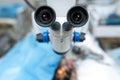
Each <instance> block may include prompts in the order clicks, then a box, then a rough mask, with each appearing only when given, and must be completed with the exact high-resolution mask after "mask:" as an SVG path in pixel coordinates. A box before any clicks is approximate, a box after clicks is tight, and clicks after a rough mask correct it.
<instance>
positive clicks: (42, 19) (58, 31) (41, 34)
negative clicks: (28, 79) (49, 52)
mask: <svg viewBox="0 0 120 80" xmlns="http://www.w3.org/2000/svg"><path fill="white" fill-rule="evenodd" d="M67 1H69V2H67ZM67 1H64V0H62V1H61V0H55V1H51V0H47V5H42V6H40V7H39V8H37V9H36V10H35V12H33V14H32V20H33V30H34V32H35V35H36V40H37V41H38V42H40V43H42V42H44V43H45V42H46V43H48V42H51V44H52V47H53V50H54V51H55V53H57V54H65V53H67V52H68V51H69V50H70V49H71V48H72V45H73V44H74V43H75V42H83V41H84V40H85V34H86V33H85V32H84V28H85V27H83V26H84V25H85V24H86V23H87V22H88V18H89V15H88V12H87V10H86V9H85V8H83V7H81V6H75V0H71V2H70V0H67ZM60 2H63V3H68V4H69V3H71V4H69V5H67V4H66V5H64V4H63V5H61V6H57V8H59V9H60V7H61V11H57V10H59V9H57V8H56V7H55V6H54V5H55V3H56V4H58V5H60V4H61V3H60ZM72 2H73V3H72ZM50 3H52V5H51V4H50ZM53 3H54V4H53ZM63 6H67V8H66V7H63ZM56 9H57V10H56ZM62 9H63V10H64V9H65V10H66V12H65V13H64V11H63V10H62ZM61 12H63V13H64V14H63V13H62V14H63V15H64V16H63V15H62V16H61V15H59V13H61ZM74 28H83V29H82V30H83V31H82V30H81V31H80V32H77V31H75V30H74ZM40 29H41V30H42V31H41V30H40ZM38 30H39V31H38Z"/></svg>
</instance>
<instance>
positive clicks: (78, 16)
mask: <svg viewBox="0 0 120 80" xmlns="http://www.w3.org/2000/svg"><path fill="white" fill-rule="evenodd" d="M81 19H82V16H81V13H80V12H79V11H76V12H74V13H73V14H72V16H71V20H72V21H73V22H74V23H75V24H78V23H80V21H81Z"/></svg>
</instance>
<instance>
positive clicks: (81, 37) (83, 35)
mask: <svg viewBox="0 0 120 80" xmlns="http://www.w3.org/2000/svg"><path fill="white" fill-rule="evenodd" d="M85 35H86V34H85V33H81V35H80V42H83V41H84V40H85Z"/></svg>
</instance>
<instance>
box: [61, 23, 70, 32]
mask: <svg viewBox="0 0 120 80" xmlns="http://www.w3.org/2000/svg"><path fill="white" fill-rule="evenodd" d="M62 27H63V30H64V31H69V30H71V29H72V26H71V25H70V24H69V23H68V22H64V23H63V25H62Z"/></svg>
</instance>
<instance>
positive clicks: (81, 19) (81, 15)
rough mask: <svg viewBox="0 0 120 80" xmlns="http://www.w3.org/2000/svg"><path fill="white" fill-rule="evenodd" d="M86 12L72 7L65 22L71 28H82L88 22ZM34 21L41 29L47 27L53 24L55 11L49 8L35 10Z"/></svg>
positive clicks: (77, 7)
mask: <svg viewBox="0 0 120 80" xmlns="http://www.w3.org/2000/svg"><path fill="white" fill-rule="evenodd" d="M88 17H89V16H88V12H87V10H86V9H84V8H83V7H81V6H75V7H72V8H71V9H70V10H69V11H68V13H67V21H68V23H69V24H70V25H71V26H73V27H82V26H83V25H85V24H86V23H87V21H88ZM34 18H35V21H36V23H37V24H38V25H40V26H42V27H49V26H51V25H53V24H54V23H55V20H56V14H55V11H54V10H53V9H52V8H51V7H49V6H42V7H40V8H38V9H37V11H36V12H35V15H34Z"/></svg>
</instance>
